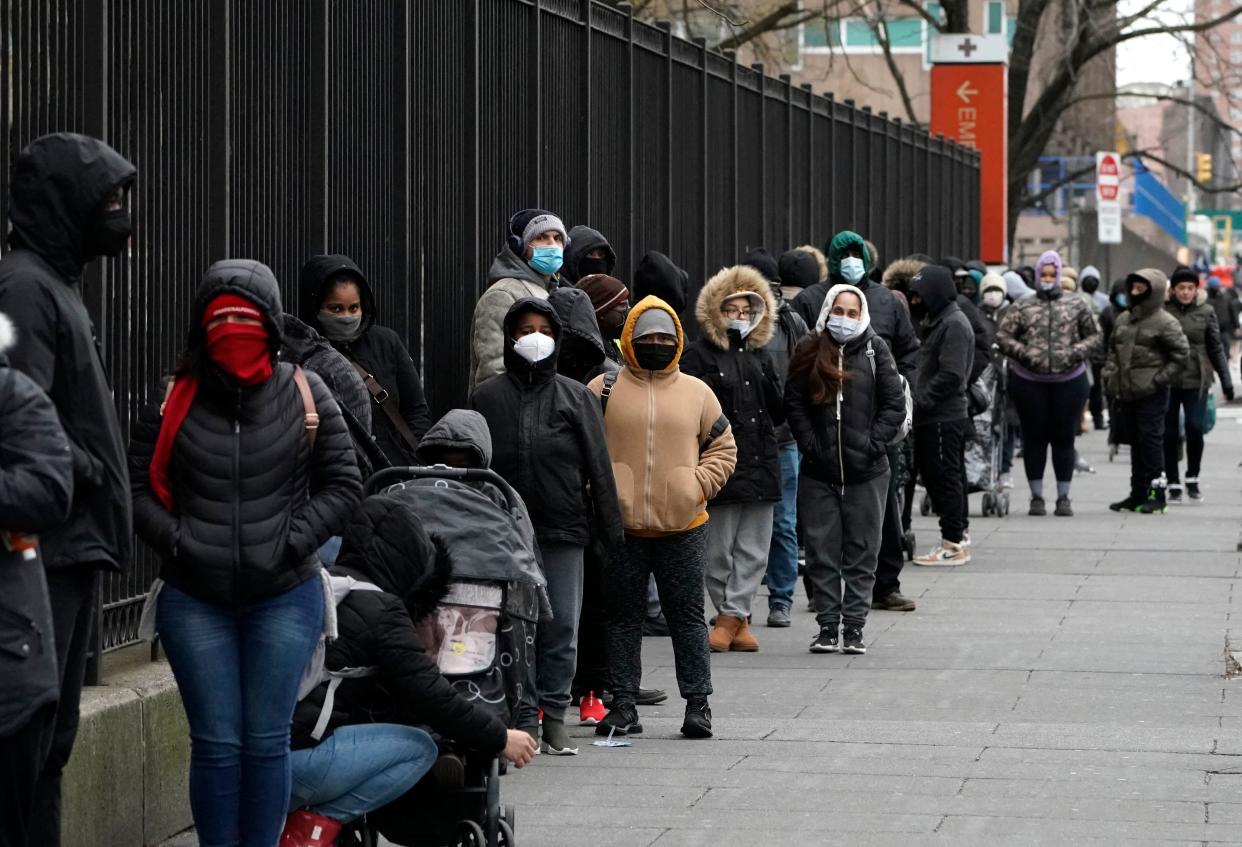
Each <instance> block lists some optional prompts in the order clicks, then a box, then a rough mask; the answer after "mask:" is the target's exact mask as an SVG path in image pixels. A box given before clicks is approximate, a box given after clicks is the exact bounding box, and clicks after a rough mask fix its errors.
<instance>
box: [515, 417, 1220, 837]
mask: <svg viewBox="0 0 1242 847" xmlns="http://www.w3.org/2000/svg"><path fill="white" fill-rule="evenodd" d="M1083 444H1084V446H1085V452H1086V453H1087V455H1088V456H1089V457H1090V459H1091V461H1092V462H1093V463H1094V464H1095V466H1096V468H1097V469H1098V471H1099V473H1098V474H1096V475H1095V476H1089V477H1079V479H1078V481H1077V483H1076V486H1075V505H1076V507H1077V509H1078V516H1077V517H1075V518H1073V519H1070V520H1067V519H1064V518H1054V517H1051V516H1049V517H1046V518H1030V517H1027V516H1026V514H1025V512H1026V496H1025V491H1024V490H1023V489H1022V488H1018V489H1015V492H1014V493H1015V495H1016V496H1015V497H1014V510H1015V514H1013V515H1011V516H1010V517H1009V518H1008V519H1005V520H998V519H996V518H990V519H984V518H978V517H976V518H975V519H974V523H973V527H972V531H973V535H974V544H975V553H974V556H975V560H974V562H973V563H972V564H971V565H969V566H967V567H965V568H961V569H958V570H952V571H949V570H935V571H929V570H924V569H920V568H914V567H909V568H907V570H906V572H905V573H906V574H907V577H906V579H905V582H904V585H905V589H906V591H907V593H909V594H911V595H913V596H915V597H916V598H917V599H918V602H919V609H918V611H917V612H914V613H911V614H899V613H892V612H878V613H874V614H873V616H872V618H871V620H870V623H869V625H868V627H867V642H868V645H869V650H870V652H869V653H868V655H866V656H860V657H849V656H817V655H811V654H810V653H808V652H807V650H806V645H807V643H808V642H809V641H810V639H811V637H812V636H813V634H814V621H813V618H812V616H811V615H810V614H809V613H807V612H806V611H805V610H804V608H805V604H804V603H799V604H798V611H797V614H796V616H795V625H794V627H793V628H792V629H790V630H784V631H781V630H770V629H766V628H764V627H759V628H758V630H757V634H758V637H759V639H760V643H761V645H762V650H761V652H759V653H757V654H752V655H746V654H729V655H723V656H715V657H713V665H714V667H713V673H714V684H715V688H716V695H715V697H713V698H712V706H713V709H714V712H715V722H716V733H717V734H716V738H715V739H713V740H710V741H685V740H681V739H680V737H679V736H678V734H677V729H678V727H679V726H680V717H681V702H680V701H679V700H676V699H674V700H673V701H670V702H669V703H668V704H666V705H665V707H658V708H647V709H643V710H641V711H642V713H643V718H644V720H643V723H644V726H645V728H646V733H645V734H644V735H643V736H640V737H639V738H638V739H637V740H636V741H635V742H634V746H633V747H632V748H628V749H603V748H597V747H590V746H584V747H583V748H582V754H581V755H579V756H578V757H576V758H559V759H553V758H550V757H546V756H541V757H539V759H537V760H536V762H535V764H534V765H533V766H532V767H531V768H528V769H526V770H524V771H522V772H520V773H517V774H516V775H514V776H513V777H511V778H506V780H505V784H504V796H505V800H506V801H507V802H512V803H516V804H517V806H518V812H517V819H518V837H519V842H520V843H522V844H524V845H531V847H556V845H573V846H574V847H608V845H616V847H641V845H656V847H687V846H688V845H711V847H731V845H788V844H816V845H818V844H825V845H826V844H851V845H890V844H891V845H903V847H914V846H915V845H926V844H938V845H941V844H942V845H957V846H958V847H961V845H989V847H997V845H1011V844H1012V845H1017V844H1057V845H1064V844H1073V845H1093V844H1100V845H1103V844H1108V845H1154V844H1201V843H1208V842H1210V843H1239V844H1242V826H1240V824H1242V733H1240V732H1239V730H1240V729H1242V687H1239V686H1242V682H1237V683H1235V682H1229V681H1226V680H1225V679H1223V676H1222V675H1223V671H1224V668H1225V663H1224V653H1225V639H1226V636H1227V633H1228V630H1229V627H1230V620H1231V618H1230V613H1231V610H1232V608H1233V602H1234V600H1233V595H1234V588H1235V584H1236V583H1237V582H1238V579H1239V557H1238V555H1237V554H1236V553H1235V546H1236V543H1237V534H1238V528H1239V521H1238V517H1239V512H1240V507H1242V495H1240V493H1239V481H1238V474H1237V470H1236V465H1237V461H1238V459H1239V458H1240V457H1242V426H1239V422H1238V421H1237V420H1235V419H1232V418H1229V419H1226V418H1223V417H1222V420H1221V422H1220V423H1219V425H1218V428H1217V430H1216V431H1215V432H1213V433H1212V435H1210V436H1209V440H1208V451H1207V456H1208V458H1207V462H1206V465H1207V467H1206V468H1205V471H1204V479H1205V483H1206V486H1207V488H1206V493H1207V500H1206V502H1205V503H1204V504H1202V505H1197V506H1182V507H1180V508H1177V509H1176V510H1174V511H1172V512H1171V513H1170V514H1169V515H1167V516H1164V517H1160V516H1151V517H1141V516H1138V515H1127V516H1124V517H1123V516H1119V515H1114V514H1112V513H1111V512H1109V511H1108V510H1107V508H1106V503H1108V502H1109V501H1110V500H1112V499H1118V498H1120V497H1121V495H1122V494H1123V493H1124V492H1125V485H1126V480H1127V479H1128V472H1129V468H1128V461H1127V456H1126V455H1125V454H1123V455H1122V456H1119V457H1118V460H1117V463H1116V464H1112V465H1110V464H1109V462H1108V459H1107V455H1106V451H1105V444H1104V438H1103V437H1102V434H1095V433H1093V434H1092V435H1090V436H1088V437H1086V438H1085V439H1083ZM1049 474H1051V468H1050V469H1049ZM1015 476H1019V477H1020V476H1021V474H1020V473H1019V474H1015ZM974 500H975V508H974V514H975V515H977V514H978V505H977V502H978V497H975V498H974ZM933 527H934V523H933V522H932V520H929V519H918V520H917V528H918V533H919V544H920V547H922V546H924V545H925V544H930V543H932V542H933V541H934V530H933ZM759 608H765V605H764V604H762V603H761V604H760V607H759ZM756 619H757V620H758V619H759V614H758V613H756ZM645 659H646V666H647V668H648V673H647V676H646V678H645V681H646V682H647V684H654V685H659V686H661V687H666V688H668V689H669V690H670V691H673V690H675V682H674V677H673V670H672V653H671V650H670V647H669V642H668V641H667V640H666V639H646V640H645ZM577 734H579V735H581V736H582V740H583V744H584V745H589V744H590V741H591V740H592V738H591V737H589V730H587V729H582V730H577Z"/></svg>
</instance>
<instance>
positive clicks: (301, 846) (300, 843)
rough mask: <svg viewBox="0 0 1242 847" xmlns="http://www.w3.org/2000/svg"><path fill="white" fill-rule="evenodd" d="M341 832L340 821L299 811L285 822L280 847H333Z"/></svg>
mask: <svg viewBox="0 0 1242 847" xmlns="http://www.w3.org/2000/svg"><path fill="white" fill-rule="evenodd" d="M340 831H341V823H340V821H334V820H332V818H325V817H324V816H323V815H317V814H315V813H314V812H310V811H307V810H306V809H298V810H297V811H296V812H294V813H293V814H291V815H290V816H289V819H288V820H286V821H285V831H284V832H282V833H281V834H280V847H332V845H333V844H334V843H335V842H336V836H337V834H338V833H339V832H340Z"/></svg>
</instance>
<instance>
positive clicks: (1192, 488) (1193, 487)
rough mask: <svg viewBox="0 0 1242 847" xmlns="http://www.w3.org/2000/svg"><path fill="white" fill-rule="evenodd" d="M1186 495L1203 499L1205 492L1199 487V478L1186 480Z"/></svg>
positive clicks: (1192, 498)
mask: <svg viewBox="0 0 1242 847" xmlns="http://www.w3.org/2000/svg"><path fill="white" fill-rule="evenodd" d="M1170 493H1172V486H1170ZM1186 496H1187V497H1189V498H1190V499H1191V500H1202V499H1203V492H1202V491H1201V490H1200V489H1199V480H1197V479H1187V480H1186ZM1169 499H1170V500H1172V499H1173V498H1172V497H1170V498H1169Z"/></svg>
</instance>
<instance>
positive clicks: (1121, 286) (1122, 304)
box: [1099, 277, 1130, 365]
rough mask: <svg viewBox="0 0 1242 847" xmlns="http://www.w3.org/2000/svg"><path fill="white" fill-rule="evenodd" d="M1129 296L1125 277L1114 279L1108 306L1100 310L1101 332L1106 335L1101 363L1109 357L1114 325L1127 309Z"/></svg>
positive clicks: (1109, 293) (1109, 292)
mask: <svg viewBox="0 0 1242 847" xmlns="http://www.w3.org/2000/svg"><path fill="white" fill-rule="evenodd" d="M1129 296H1130V289H1129V287H1128V286H1127V285H1126V280H1125V277H1122V278H1121V279H1116V280H1113V286H1112V288H1110V289H1109V291H1108V308H1106V309H1105V310H1104V311H1102V312H1100V334H1101V335H1103V336H1104V349H1103V351H1102V352H1101V356H1100V359H1099V364H1101V365H1103V364H1104V361H1105V360H1106V359H1107V358H1108V348H1109V341H1110V339H1111V338H1112V335H1113V327H1115V326H1116V325H1117V318H1118V317H1119V316H1120V315H1122V314H1123V313H1124V312H1125V311H1126V308H1127V306H1126V302H1127V298H1128V297H1129Z"/></svg>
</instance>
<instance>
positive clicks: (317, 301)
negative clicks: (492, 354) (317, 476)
mask: <svg viewBox="0 0 1242 847" xmlns="http://www.w3.org/2000/svg"><path fill="white" fill-rule="evenodd" d="M344 275H348V277H349V279H350V280H351V281H352V282H355V283H357V285H358V293H359V294H360V295H361V298H360V299H361V301H362V326H361V330H362V334H361V335H359V336H358V338H356V339H354V340H353V341H330V343H331V344H332V346H333V347H335V348H336V349H337V350H339V351H340V352H341V353H343V354H344V355H345V357H346V358H347V359H349V360H350V362H356V363H357V364H358V365H359V366H361V367H362V368H363V369H364V370H365V371H366V372H367V373H369V374H371V375H372V376H373V377H375V381H376V382H378V383H379V384H380V385H381V386H383V389H384V390H385V391H387V392H388V396H387V397H386V398H385V399H384V403H383V406H391V407H392V408H394V409H396V410H397V413H398V414H399V416H400V417H401V419H402V420H403V421H405V424H406V426H408V427H409V428H410V431H411V432H412V433H413V434H414V437H415V438H421V437H422V435H423V433H424V432H426V431H427V428H428V427H430V426H431V414H430V412H429V410H428V408H427V398H426V395H425V394H424V393H423V381H422V379H420V378H419V375H418V369H417V368H416V367H414V360H413V359H411V358H410V354H409V352H408V351H407V350H406V349H405V345H404V344H402V343H401V339H400V337H398V335H397V333H395V332H393V331H392V330H391V329H388V328H387V327H383V326H379V325H378V324H376V323H375V318H376V306H375V294H374V291H373V290H372V288H371V283H370V282H369V281H368V280H367V278H366V276H364V275H363V273H362V270H361V269H360V268H359V267H358V266H357V265H356V264H354V261H353V260H352V259H350V258H349V257H348V256H340V255H327V256H312V257H311V258H310V259H308V260H307V262H306V264H304V265H303V266H302V278H301V286H302V304H303V311H302V320H303V321H305V322H306V323H307V324H309V325H310V326H313V327H315V328H316V329H318V327H319V322H318V315H319V307H320V305H322V303H323V300H324V298H325V297H326V296H327V295H328V294H329V293H330V290H331V288H332V286H333V285H335V283H336V281H337V279H338V278H339V277H340V276H344ZM364 388H365V385H364ZM368 393H370V392H369V391H368ZM381 396H382V395H381ZM371 432H372V433H373V434H374V435H375V441H376V443H377V444H378V445H379V447H380V450H382V451H383V453H384V456H385V457H387V459H388V462H389V464H392V465H409V464H413V463H414V452H415V450H414V449H413V448H411V447H409V446H408V445H407V444H406V442H405V440H404V439H402V437H401V434H400V433H399V432H398V431H397V427H396V426H395V425H394V424H393V422H392V420H391V419H390V418H389V417H388V413H387V412H386V411H384V408H383V407H382V406H381V405H380V403H379V401H378V399H377V398H376V397H374V396H372V397H371Z"/></svg>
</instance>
